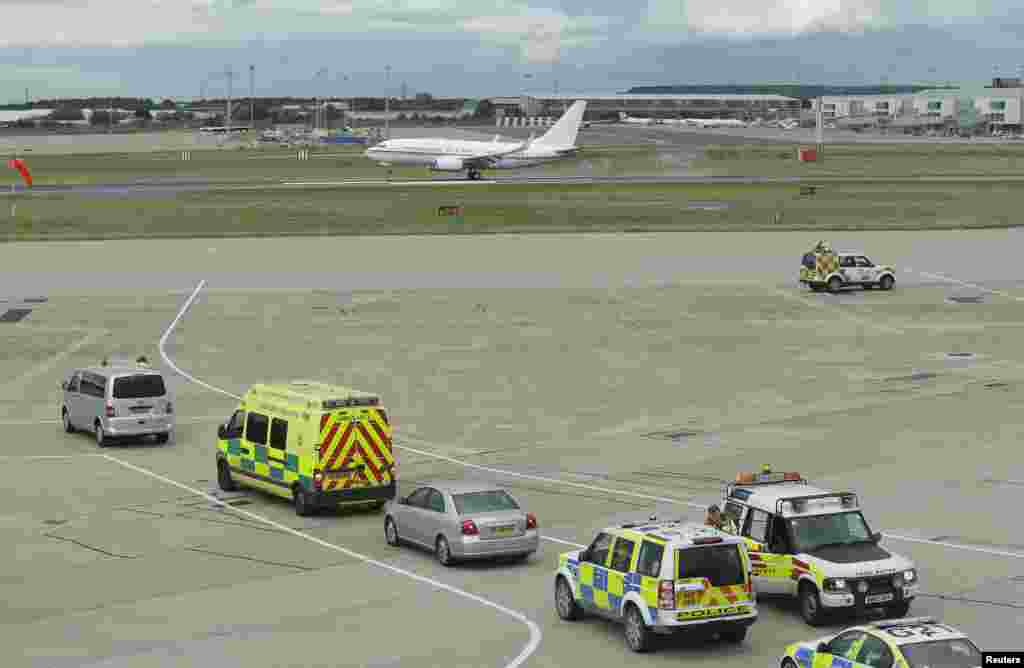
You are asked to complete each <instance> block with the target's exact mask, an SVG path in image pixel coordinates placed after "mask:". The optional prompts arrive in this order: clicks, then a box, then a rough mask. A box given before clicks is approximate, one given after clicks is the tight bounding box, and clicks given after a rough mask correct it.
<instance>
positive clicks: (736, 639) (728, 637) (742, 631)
mask: <svg viewBox="0 0 1024 668" xmlns="http://www.w3.org/2000/svg"><path fill="white" fill-rule="evenodd" d="M746 638H747V627H746V626H741V627H740V628H738V629H731V630H729V631H723V632H722V640H724V641H726V642H731V643H734V644H736V645H739V644H740V643H741V642H743V641H744V640H746Z"/></svg>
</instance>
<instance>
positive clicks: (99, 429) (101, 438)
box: [96, 420, 110, 448]
mask: <svg viewBox="0 0 1024 668" xmlns="http://www.w3.org/2000/svg"><path fill="white" fill-rule="evenodd" d="M109 440H110V439H108V438H107V435H106V434H105V433H103V425H102V424H101V423H100V422H99V420H97V421H96V445H98V446H100V447H101V448H102V447H103V446H105V445H106V444H107V443H108V442H109Z"/></svg>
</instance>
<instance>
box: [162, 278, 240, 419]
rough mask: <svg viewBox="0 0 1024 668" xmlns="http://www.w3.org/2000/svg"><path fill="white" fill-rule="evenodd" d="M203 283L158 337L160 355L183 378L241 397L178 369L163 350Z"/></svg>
mask: <svg viewBox="0 0 1024 668" xmlns="http://www.w3.org/2000/svg"><path fill="white" fill-rule="evenodd" d="M205 284H206V279H203V280H201V281H199V285H197V286H196V289H195V290H193V291H192V294H191V295H190V296H189V298H188V300H187V301H186V302H185V305H184V306H182V307H181V310H180V311H178V315H176V316H175V317H174V320H172V321H171V324H170V325H168V326H167V329H166V330H165V331H164V335H163V336H161V337H160V344H159V347H160V357H162V358H163V360H164V362H166V363H167V365H168V366H170V367H171V368H172V369H174V370H175V371H177V372H178V373H179V374H180V375H182V376H184V377H185V378H187V379H188V380H190V381H192V382H193V383H195V384H196V385H200V386H202V387H205V388H206V389H208V390H212V391H214V392H218V393H220V394H225V395H227V396H229V397H231V398H232V399H241V397H239V396H238V395H235V394H231V393H230V392H227V391H225V390H222V389H220V388H219V387H214V386H213V385H208V384H206V383H204V382H203V381H201V380H199V379H198V378H193V377H192V376H190V375H188V374H187V373H185V372H184V371H182V370H181V369H179V368H178V365H177V364H175V363H174V362H173V361H171V358H170V357H168V356H167V352H166V351H165V350H164V347H165V346H166V345H167V337H169V336H170V335H171V332H173V331H174V328H175V327H177V325H178V321H179V320H181V316H183V315H185V312H186V311H188V309H189V307H190V306H192V302H193V301H195V298H196V297H197V296H198V295H199V291H200V290H202V289H203V286H204V285H205Z"/></svg>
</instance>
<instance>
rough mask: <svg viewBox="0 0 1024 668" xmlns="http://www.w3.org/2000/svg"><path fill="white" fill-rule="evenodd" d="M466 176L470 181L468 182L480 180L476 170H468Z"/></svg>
mask: <svg viewBox="0 0 1024 668" xmlns="http://www.w3.org/2000/svg"><path fill="white" fill-rule="evenodd" d="M466 176H467V177H468V178H469V180H470V181H477V180H479V179H480V172H478V171H477V170H475V169H471V170H469V172H468V173H467V174H466Z"/></svg>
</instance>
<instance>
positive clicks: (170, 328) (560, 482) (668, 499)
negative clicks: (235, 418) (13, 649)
mask: <svg viewBox="0 0 1024 668" xmlns="http://www.w3.org/2000/svg"><path fill="white" fill-rule="evenodd" d="M205 284H206V280H205V279H203V280H201V281H200V282H199V284H198V285H197V286H196V289H195V290H194V291H193V292H192V295H191V296H190V297H189V298H188V301H186V302H185V305H184V306H182V308H181V311H179V312H178V315H177V317H175V318H174V321H173V322H172V323H171V324H170V325H169V326H168V327H167V330H166V331H165V332H164V335H163V336H162V337H161V338H160V355H161V357H163V359H164V361H166V362H167V363H168V365H170V366H171V368H173V369H174V370H175V371H177V372H178V373H180V374H181V375H182V376H184V377H185V378H188V379H189V380H191V381H192V382H194V383H197V384H198V385H202V386H203V387H206V388H208V389H210V390H213V391H214V392H219V393H220V394H225V395H227V396H229V397H233V398H235V399H241V397H239V396H238V395H235V394H232V393H230V392H228V391H227V390H222V389H220V388H217V387H213V386H212V385H209V384H207V383H204V382H202V381H200V380H198V379H196V378H194V377H193V376H191V375H189V374H187V373H185V372H184V371H182V370H181V369H179V368H178V367H177V365H175V364H174V362H172V361H171V360H170V358H168V357H167V354H166V353H165V352H164V345H165V343H166V341H167V337H168V336H169V335H170V333H171V332H172V331H173V329H174V327H175V326H176V325H177V323H178V321H179V320H180V319H181V317H182V316H183V315H184V314H185V311H186V310H188V308H189V306H191V304H192V302H193V300H194V299H195V297H196V295H198V294H199V291H200V290H201V289H202V287H203V285H205ZM405 438H406V439H408V440H415V441H419V442H421V443H426V441H423V440H422V439H413V438H409V437H405ZM402 449H404V450H408V451H410V452H414V453H416V454H419V455H422V456H424V457H430V458H433V459H438V460H442V461H447V462H451V463H453V464H457V465H459V466H462V467H465V468H471V469H477V470H481V471H487V472H490V473H497V474H500V475H507V476H512V477H515V478H523V479H526V480H536V481H538V482H548V483H552V484H555V485H562V486H565V487H577V488H581V489H587V490H591V491H599V492H606V493H610V494H613V495H620V496H630V497H633V498H640V499H649V500H652V501H662V502H666V503H673V504H678V505H683V506H688V507H690V508H696V509H700V510H704V508H705V507H706V506H705V505H702V504H696V503H693V502H690V501H684V500H682V499H675V498H671V497H662V496H654V495H651V494H642V493H639V492H631V491H627V490H622V489H610V488H607V487H598V486H595V485H584V484H582V483H576V482H570V481H568V480H559V479H557V478H548V477H546V476H535V475H530V474H526V473H518V472H516V471H506V470H503V469H498V468H494V467H490V466H482V465H480V464H473V463H472V462H467V461H463V460H460V459H455V458H454V457H448V456H446V455H438V454H435V453H432V452H426V451H424V450H419V449H413V448H410V447H408V446H403V448H402ZM100 456H102V457H106V458H108V459H111V460H112V461H116V462H118V463H122V464H123V465H125V466H129V467H132V468H138V467H133V466H132V465H131V464H128V463H126V462H121V461H120V460H118V459H115V458H113V457H110V456H109V455H100ZM139 470H140V471H142V472H145V473H147V474H148V475H152V476H154V477H156V476H157V474H155V473H152V472H149V471H146V470H145V469H139ZM164 480H165V481H166V482H169V483H170V484H174V485H177V486H178V487H181V488H183V489H187V490H189V491H193V493H197V494H200V495H202V496H204V497H206V498H209V499H211V500H214V501H215V502H216V503H221V502H220V501H219V500H217V499H215V498H214V497H212V496H209V495H207V494H204V493H202V492H198V491H197V490H192V488H190V487H187V486H185V485H182V484H181V483H177V482H174V481H172V480H170V479H166V478H164ZM221 505H225V504H223V503H221ZM231 509H232V510H234V511H235V512H239V513H243V514H247V515H251V516H252V517H254V518H256V519H257V520H259V521H265V522H267V523H270V524H271V525H276V523H274V522H273V521H272V520H265V519H264V518H262V517H260V516H259V515H253V514H252V513H248V512H247V511H243V510H239V509H237V508H231ZM276 526H282V527H283V525H276ZM283 528H285V529H286V530H287V531H288V532H289V533H294V534H296V535H299V536H301V537H306V536H305V534H302V533H301V532H298V531H294V530H293V529H291V528H289V527H283ZM882 535H883V536H885V537H887V538H892V539H893V540H902V541H906V542H910V543H921V544H925V545H937V546H940V547H946V548H950V549H954V550H964V551H967V552H979V553H983V554H992V555H996V556H1006V557H1011V558H1014V559H1024V554H1022V553H1018V552H1004V551H1001V550H990V549H987V548H981V547H971V546H968V545H957V544H955V543H945V542H938V541H931V540H926V539H921V538H910V537H908V536H900V535H898V534H888V533H885V532H882ZM308 538H309V539H310V540H313V541H319V539H317V538H313V537H312V536H309V537H308ZM321 542H322V541H321ZM556 542H564V541H556ZM325 544H326V545H328V546H332V544H331V543H325ZM572 545H575V543H573V544H572ZM332 549H337V550H339V551H345V552H346V553H347V551H346V550H345V548H342V547H340V546H332ZM353 554H355V553H353ZM361 557H362V555H360V557H357V558H361ZM365 559H366V560H367V562H368V563H369V562H370V561H371V560H370V559H369V557H365ZM381 566H382V567H384V568H388V569H392V570H394V567H393V566H389V565H387V564H381ZM403 574H404V573H403ZM408 575H409V577H412V578H422V576H418V575H415V574H413V573H409V574H408ZM422 579H423V580H425V581H428V582H433V581H430V580H427V579H426V578H422ZM438 584H439V585H441V586H442V587H445V588H448V589H449V590H453V591H456V592H461V590H457V589H455V588H453V587H449V585H444V584H442V583H438ZM462 593H463V594H465V595H466V596H469V597H471V598H473V600H478V599H479V597H476V596H475V595H474V594H470V593H468V592H462ZM479 602H482V603H483V604H484V605H488V606H490V607H494V608H497V609H500V610H503V611H506V610H507V609H505V608H501V606H499V605H498V604H497V603H491V602H490V601H487V600H486V599H479ZM507 612H508V614H510V615H511V616H513V617H515V618H516V619H520V620H521V621H523V622H524V623H526V624H528V625H530V628H531V641H530V644H531V645H532V648H531V647H530V645H528V646H527V648H525V649H524V650H523V652H522V653H520V655H519V657H517V658H516V660H515V661H514V662H513V663H511V664H508V667H509V668H512V667H513V666H518V665H520V664H521V663H522V661H525V660H526V658H527V657H528V656H529V655H530V654H532V653H533V651H534V650H536V648H537V645H539V644H540V629H537V637H536V643H535V644H534V637H533V633H532V629H534V628H536V625H535V624H533V622H531V621H530V620H529V619H527V618H526V617H525V616H523V615H521V614H520V613H517V612H515V611H511V610H507Z"/></svg>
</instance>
